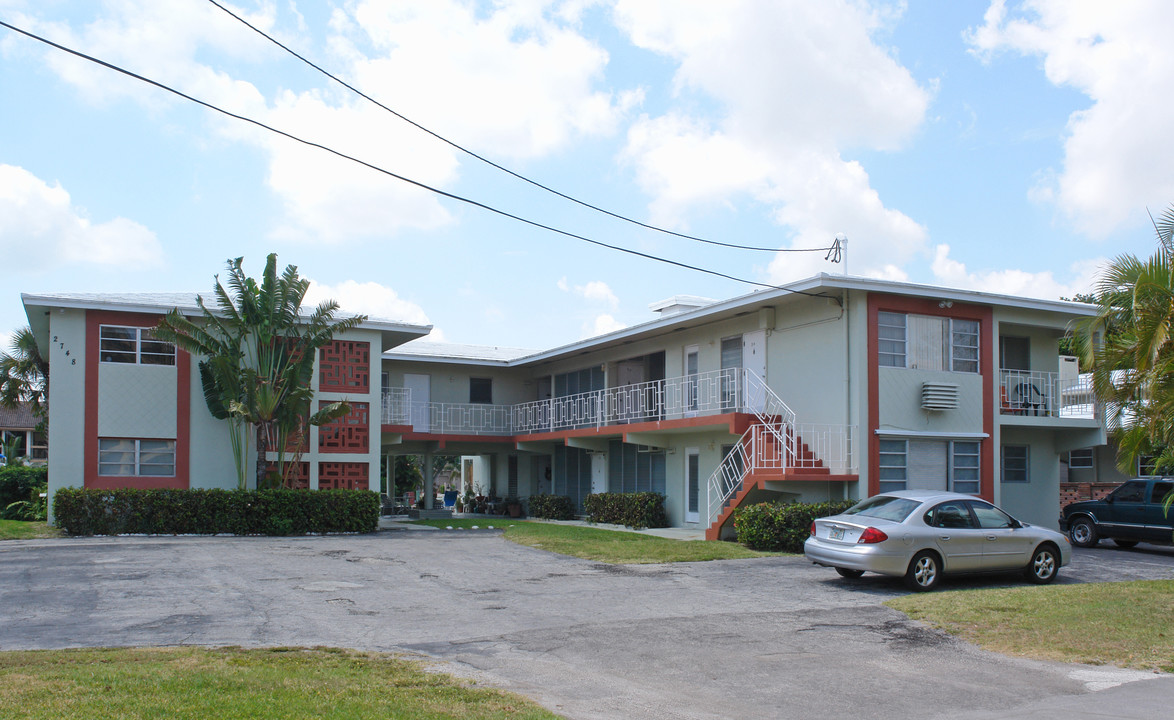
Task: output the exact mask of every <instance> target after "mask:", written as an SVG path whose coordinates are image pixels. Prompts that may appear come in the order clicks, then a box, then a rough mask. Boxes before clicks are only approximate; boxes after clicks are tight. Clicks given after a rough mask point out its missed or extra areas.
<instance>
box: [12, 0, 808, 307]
mask: <svg viewBox="0 0 1174 720" xmlns="http://www.w3.org/2000/svg"><path fill="white" fill-rule="evenodd" d="M0 27H6V28H8V29H9V30H12V31H13V32H17V33H20V34H21V35H24V36H25V37H28V38H31V39H33V40H36V41H37V42H41V43H44V44H45V45H49V46H50V47H54V48H57V49H58V50H61V51H62V52H66V53H69V54H70V55H73V56H75V57H79V58H81V59H83V60H88V61H89V62H92V63H94V64H96V65H101V66H102V67H105V68H108V69H110V70H113V71H115V72H117V73H120V74H122V75H126V76H127V77H131V78H134V79H135V80H139V81H141V82H144V83H147V84H148V85H152V86H154V87H157V88H159V89H160V90H164V91H166V92H169V93H171V94H173V95H177V96H179V97H181V98H183V99H185V100H189V101H191V102H194V103H196V104H197V105H202V106H203V107H206V108H208V109H209V110H213V111H215V112H218V113H220V114H222V115H226V116H228V117H231V118H234V119H236V120H240V121H242V122H246V123H249V124H250V125H255V126H257V127H259V128H262V129H264V130H268V131H269V132H271V133H274V134H277V135H281V136H282V137H286V138H289V139H290V140H293V141H295V142H298V143H301V144H303V145H306V146H309V147H314V148H318V149H319V150H323V151H325V152H328V153H330V154H331V155H335V156H337V157H340V158H342V159H344V160H350V161H351V162H354V163H358V164H359V165H362V166H364V167H367V168H370V169H372V170H374V171H376V172H379V173H382V174H384V175H387V176H389V177H393V178H395V179H397V180H400V181H403V182H406V183H408V184H409V185H415V186H416V187H418V188H421V189H423V190H427V191H428V192H431V193H434V194H436V195H440V196H442V197H446V198H449V199H451V200H456V201H458V202H463V203H466V204H468V205H472V206H474V207H479V208H481V209H482V210H487V211H489V212H491V213H494V214H497V215H501V216H502V217H507V218H509V219H511V220H516V221H518V222H521V223H524V224H526V225H530V226H532V227H536V228H539V229H541V230H547V231H549V232H553V233H556V234H558V235H563V236H565V237H569V238H573V239H575V240H582V241H583V242H586V243H590V244H592V245H597V246H599V247H604V248H608V249H609V250H616V251H618V252H622V253H627V254H629V255H635V256H637V257H642V258H645V259H648V260H653V261H655V262H661V263H665V264H668V265H674V266H676V267H679V268H684V269H686V270H695V271H697V272H701V273H705V274H707V275H714V276H716V277H720V278H725V279H726V280H733V281H734V282H740V283H743V284H746V285H756V286H758V287H763V288H769V289H772V290H783V291H786V292H790V293H795V294H799V295H809V296H811V297H825V296H823V295H817V294H816V293H809V292H804V291H802V290H792V289H790V288H784V287H780V286H777V285H771V284H769V283H762V282H758V281H756V280H747V279H745V278H740V277H737V276H734V275H728V274H726V273H723V272H718V271H717V270H710V269H708V268H703V267H698V266H696V265H689V264H687V263H683V262H678V261H676V260H670V259H668V258H664V257H659V256H657V255H651V254H649V253H643V252H640V251H638V250H632V249H629V248H625V247H620V246H619V245H611V244H608V243H605V242H602V241H599V240H593V239H591V238H589V237H586V236H583V235H578V234H576V233H573V232H570V231H568V230H561V229H559V228H556V227H553V226H550V225H545V224H543V223H540V222H538V221H536V220H530V219H528V218H524V217H521V216H519V215H514V214H513V213H509V212H506V211H505V210H500V209H498V208H495V207H493V206H491V205H486V204H485V203H482V202H478V201H476V200H473V199H471V198H467V197H463V196H461V195H456V194H453V193H450V192H446V191H444V190H441V189H439V188H434V187H432V186H431V185H426V184H424V183H422V182H419V181H418V180H413V179H411V178H409V177H405V176H403V175H399V174H397V173H394V172H392V171H390V170H386V169H384V168H381V167H379V166H377V165H372V164H371V163H369V162H367V161H365V160H360V159H359V158H356V157H353V156H351V155H347V154H346V153H343V152H340V151H338V150H335V149H333V148H330V147H327V146H326V145H322V144H319V143H316V142H313V141H311V140H305V139H303V138H300V137H298V136H296V135H293V134H291V133H288V132H285V131H284V130H279V129H277V128H275V127H272V126H270V125H266V124H265V123H263V122H261V121H259V120H254V119H253V118H250V117H246V116H244V115H238V114H236V113H234V112H230V111H228V110H225V109H224V108H221V107H218V106H216V105H213V104H212V103H209V102H205V101H204V100H200V99H199V98H196V97H192V96H191V95H188V94H186V93H183V92H181V91H179V90H176V89H175V88H173V87H170V86H168V85H164V84H163V83H161V82H158V81H156V80H152V79H151V78H148V77H144V76H142V75H139V74H138V73H135V72H132V71H130V70H127V69H125V68H122V67H119V66H117V65H114V64H112V63H109V62H106V61H105V60H100V59H98V58H96V57H93V56H92V55H87V54H85V53H83V52H81V51H79V50H74V49H73V48H69V47H66V46H65V45H61V44H59V43H56V42H53V41H52V40H49V39H48V38H44V37H41V36H40V35H37V34H35V33H33V32H30V31H28V30H24V29H21V28H19V27H16V26H15V25H12V24H10V23H7V22H5V21H3V20H0Z"/></svg>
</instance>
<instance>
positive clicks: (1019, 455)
mask: <svg viewBox="0 0 1174 720" xmlns="http://www.w3.org/2000/svg"><path fill="white" fill-rule="evenodd" d="M1027 460H1028V449H1027V446H1026V445H1004V446H1003V482H1005V483H1006V482H1012V483H1025V482H1028V481H1029V480H1030V475H1029V474H1028V462H1027Z"/></svg>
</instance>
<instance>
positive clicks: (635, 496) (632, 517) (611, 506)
mask: <svg viewBox="0 0 1174 720" xmlns="http://www.w3.org/2000/svg"><path fill="white" fill-rule="evenodd" d="M583 509H584V510H586V511H587V520H588V521H590V522H597V523H611V524H613V525H626V526H627V527H630V528H634V529H636V530H639V529H641V528H661V527H668V526H669V516H668V513H666V512H665V509H664V495H661V494H660V493H654V492H642V493H592V494H591V495H588V496H587V497H586V498H584V499H583Z"/></svg>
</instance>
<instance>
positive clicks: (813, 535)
mask: <svg viewBox="0 0 1174 720" xmlns="http://www.w3.org/2000/svg"><path fill="white" fill-rule="evenodd" d="M811 537H815V521H814V520H812V521H811Z"/></svg>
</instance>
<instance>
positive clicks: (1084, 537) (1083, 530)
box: [1068, 517, 1101, 548]
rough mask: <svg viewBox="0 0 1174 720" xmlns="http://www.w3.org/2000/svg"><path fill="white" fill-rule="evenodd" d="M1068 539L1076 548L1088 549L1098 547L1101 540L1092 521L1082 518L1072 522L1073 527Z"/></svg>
mask: <svg viewBox="0 0 1174 720" xmlns="http://www.w3.org/2000/svg"><path fill="white" fill-rule="evenodd" d="M1068 539H1069V540H1071V541H1072V544H1073V545H1075V546H1076V547H1083V548H1087V547H1092V546H1093V545H1096V544H1097V541H1099V540H1100V539H1101V538H1100V536H1099V535H1098V534H1097V526H1096V525H1093V523H1092V520H1089V519H1088V518H1084V517H1082V518H1077V519H1076V520H1073V521H1072V526H1071V527H1069V528H1068Z"/></svg>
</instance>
